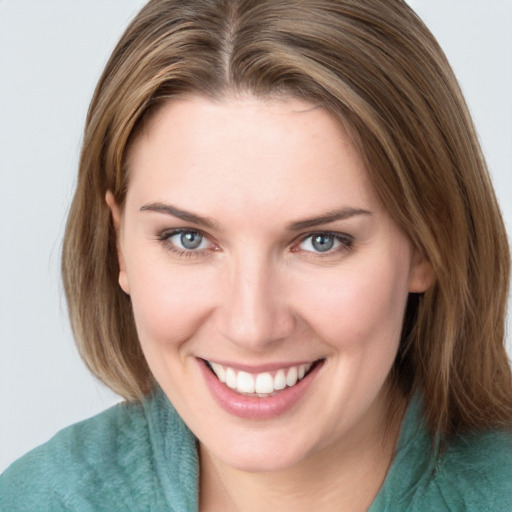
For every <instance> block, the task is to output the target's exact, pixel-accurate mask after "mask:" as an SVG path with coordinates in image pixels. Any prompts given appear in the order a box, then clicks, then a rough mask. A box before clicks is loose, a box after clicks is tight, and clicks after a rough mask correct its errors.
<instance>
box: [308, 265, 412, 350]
mask: <svg viewBox="0 0 512 512" xmlns="http://www.w3.org/2000/svg"><path fill="white" fill-rule="evenodd" d="M398 261H400V260H392V259H391V260H388V261H382V260H380V261H378V262H375V265H364V266H361V267H359V266H358V267H356V268H349V267H348V266H347V269H343V270H341V271H336V270H335V271H333V272H332V273H330V275H328V276H325V279H318V276H316V279H315V284H314V286H311V283H309V286H304V290H303V293H301V295H302V296H303V297H304V298H305V300H304V302H303V303H302V304H303V307H302V308H301V310H302V312H303V313H302V314H303V315H304V317H305V318H306V319H307V322H308V324H309V325H310V326H312V327H313V329H314V330H315V331H316V332H317V333H318V334H320V336H321V337H322V338H323V339H324V340H326V341H327V342H328V343H329V344H331V345H334V346H337V347H339V348H342V349H343V350H345V351H350V350H354V351H360V350H361V349H364V348H365V347H366V346H368V345H369V344H371V345H372V346H373V347H374V348H377V345H381V347H382V348H383V349H384V350H389V347H396V346H397V344H398V340H399V337H400V333H401V329H402V323H403V315H404V310H405V304H406V301H407V297H408V279H407V276H408V274H407V273H406V272H405V271H404V270H403V269H406V268H408V267H407V265H404V266H401V265H399V264H398ZM377 263H378V264H377ZM304 284H305V283H304Z"/></svg>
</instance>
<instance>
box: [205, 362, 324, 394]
mask: <svg viewBox="0 0 512 512" xmlns="http://www.w3.org/2000/svg"><path fill="white" fill-rule="evenodd" d="M203 361H204V363H205V364H206V366H207V368H208V369H209V370H210V372H211V373H213V375H215V377H216V378H217V379H218V380H219V381H220V382H221V383H223V384H225V385H226V386H227V387H228V388H230V389H232V390H233V391H235V392H236V393H238V394H240V395H243V396H248V397H258V398H269V397H272V396H275V395H276V394H279V393H280V392H282V391H284V390H286V389H288V388H293V387H294V386H296V385H297V384H298V383H299V382H301V381H302V380H303V379H304V378H306V377H307V376H308V375H309V374H310V373H311V372H313V371H314V369H315V368H316V367H317V366H318V365H320V364H322V363H323V361H324V359H318V360H316V361H312V362H309V363H302V364H296V365H292V366H287V367H283V368H278V369H275V370H272V371H264V372H259V373H250V372H247V371H241V370H237V369H235V368H232V367H230V366H225V365H222V364H220V363H217V362H213V361H208V360H204V359H203Z"/></svg>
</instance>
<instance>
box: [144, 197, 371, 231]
mask: <svg viewBox="0 0 512 512" xmlns="http://www.w3.org/2000/svg"><path fill="white" fill-rule="evenodd" d="M140 211H141V212H144V211H150V212H157V213H164V214H167V215H172V216H173V217H177V218H178V219H181V220H184V221H186V222H192V223H194V224H197V225H198V226H202V227H204V228H207V229H216V230H218V229H219V225H218V223H217V222H216V221H214V220H213V219H211V218H209V217H202V216H201V215H197V214H196V213H192V212H188V211H186V210H181V209H180V208H177V207H176V206H173V205H171V204H165V203H149V204H145V205H143V206H141V208H140ZM356 215H372V212H370V211H369V210H363V209H361V208H341V209H339V210H333V211H331V212H327V213H324V214H322V215H319V216H318V217H313V218H311V219H304V220H298V221H295V222H292V223H291V224H288V226H287V230H288V231H300V230H301V229H308V228H314V227H316V226H320V225H322V224H329V223H331V222H336V221H338V220H346V219H349V218H351V217H355V216H356Z"/></svg>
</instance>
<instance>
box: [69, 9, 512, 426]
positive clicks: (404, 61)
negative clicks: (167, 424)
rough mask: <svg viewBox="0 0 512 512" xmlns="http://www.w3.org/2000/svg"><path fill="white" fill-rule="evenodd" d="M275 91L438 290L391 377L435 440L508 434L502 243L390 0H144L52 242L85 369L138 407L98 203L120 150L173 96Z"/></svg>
mask: <svg viewBox="0 0 512 512" xmlns="http://www.w3.org/2000/svg"><path fill="white" fill-rule="evenodd" d="M233 93H234V94H236V93H250V94H253V95H256V96H257V97H268V96H270V95H288V96H293V97H299V98H303V99H307V100H310V101H312V102H314V103H315V104H319V105H322V106H323V107H324V108H325V109H326V110H327V111H328V112H330V113H331V115H333V116H335V117H336V118H337V119H338V120H339V121H340V123H342V124H343V126H344V127H345V128H346V129H347V131H348V132H349V133H350V134H351V137H352V138H353V140H354V143H355V144H356V146H357V148H358V150H359V152H360V155H361V156H362V158H363V159H364V161H365V164H366V167H367V170H368V172H369V175H370V179H371V181H372V183H373V185H374V186H375V190H376V191H377V193H378V195H379V196H380V199H381V200H382V202H383V204H384V205H385V206H386V208H387V210H388V212H389V213H390V215H391V216H392V218H393V219H394V220H395V221H396V222H397V224H398V225H399V226H400V227H401V228H402V230H403V231H404V232H405V233H406V234H407V236H408V237H409V238H410V240H411V241H412V243H413V245H414V246H415V247H416V248H417V249H418V251H419V252H420V253H421V254H422V255H423V256H424V258H426V260H428V261H429V262H430V263H431V265H432V267H433V269H434V271H435V275H436V281H435V284H434V285H433V286H431V287H430V288H429V289H428V290H427V291H426V292H425V293H424V294H421V295H414V294H411V296H410V298H409V302H408V307H407V312H406V315H405V321H404V328H403V334H402V339H401V344H400V349H399V353H398V355H397V359H396V362H395V365H394V367H393V370H392V373H391V377H390V378H391V379H392V382H393V384H394V385H395V386H397V387H398V388H399V389H401V390H402V391H403V392H405V393H406V394H410V393H412V392H414V391H418V392H420V393H421V394H422V396H423V400H424V407H425V416H426V419H427V422H428V426H429V428H430V429H431V432H433V433H434V432H438V433H441V434H443V435H449V434H455V433H459V432H464V431H472V430H479V429H485V428H498V427H503V426H505V425H510V422H511V418H512V390H511V375H510V367H509V363H508V360H507V354H506V350H505V347H504V318H505V313H506V297H507V288H508V280H509V263H510V262H509V252H508V245H507V239H506V232H505V229H504V225H503V221H502V218H501V215H500V211H499V208H498V205H497V202H496V198H495V195H494V192H493V188H492V185H491V182H490V178H489V175H488V172H487V169H486V164H485V161H484V157H483V155H482V151H481V149H480V146H479V143H478V140H477V136H476V134H475V129H474V126H473V123H472V121H471V118H470V115H469V113H468V109H467V106H466V104H465V101H464V99H463V96H462V94H461V91H460V89H459V86H458V84H457V80H456V79H455V77H454V75H453V72H452V70H451V68H450V66H449V64H448V62H447V60H446V57H445V56H444V54H443V52H442V50H441V49H440V47H439V46H438V44H437V42H436V41H435V39H434V37H433V36H432V34H431V33H430V32H429V31H428V29H427V28H426V27H425V25H424V24H423V23H422V22H421V21H420V19H419V18H418V17H417V16H416V15H415V13H414V12H413V11H412V10H411V9H410V8H409V7H408V6H407V5H406V3H405V2H404V1H402V0H258V1H257V2H254V1H252V0H151V1H150V2H149V3H148V4H147V5H146V6H145V7H144V8H143V9H142V10H141V11H140V13H139V14H138V15H137V16H136V18H135V19H134V20H133V21H132V23H131V24H130V26H129V27H128V29H127V30H126V32H125V33H124V35H123V36H122V38H121V40H120V42H119V43H118V45H117V47H116V48H115V50H114V52H113V54H112V56H111V58H110V60H109V61H108V63H107V66H106V68H105V71H104V73H103V75H102V77H101V79H100V81H99V83H98V86H97V88H96V91H95V93H94V97H93V99H92V103H91V105H90V109H89V113H88V117H87V122H86V127H85V136H84V142H83V149H82V154H81V160H80V168H79V174H78V184H77V189H76V193H75V196H74V199H73V203H72V206H71V210H70V213H69V219H68V223H67V229H66V234H65V240H64V247H63V259H62V274H63V279H64V287H65V292H66V297H67V301H68V307H69V314H70V318H71V324H72V327H73V330H74V334H75V337H76V341H77V344H78V347H79V350H80V353H81V355H82V357H83V359H84V361H85V363H86V364H87V366H88V367H89V369H90V370H91V371H92V372H93V373H94V374H95V375H96V376H97V377H98V378H99V379H100V380H101V381H103V382H104V383H106V384H107V385H108V386H109V387H110V388H112V389H113V390H114V391H115V392H117V393H119V394H120V395H122V396H123V397H125V398H126V399H128V400H138V399H140V398H142V397H143V396H144V395H145V394H147V393H148V392H150V391H151V389H152V388H153V386H154V381H153V378H152V376H151V373H150V370H149V368H148V366H147V363H146V361H145V359H144V356H143V354H142V351H141V348H140V346H139V341H138V338H137V332H136V328H135V323H134V319H133V314H132V308H131V303H130V298H129V297H128V296H127V295H125V294H124V293H123V292H122V290H121V289H120V287H119V286H118V284H117V280H118V274H119V267H118V263H117V257H116V241H115V232H114V229H113V226H112V223H111V220H110V212H109V209H108V207H107V205H106V204H105V193H106V191H107V190H111V191H112V192H113V194H114V197H115V200H116V201H117V203H118V204H120V205H123V202H124V198H125V194H126V189H127V184H128V176H127V172H126V166H125V157H126V154H127V150H128V148H129V145H130V142H131V141H132V140H133V138H134V137H135V136H136V134H137V130H138V129H139V128H140V126H141V124H142V122H143V120H144V119H147V118H148V116H149V115H151V114H152V113H153V112H154V111H155V110H156V109H158V108H159V107H160V106H161V105H162V104H163V103H165V102H168V101H170V100H172V99H173V98H178V97H180V96H183V95H187V94H200V95H204V96H206V97H210V98H222V97H223V96H224V95H227V94H233Z"/></svg>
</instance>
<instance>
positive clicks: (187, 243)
mask: <svg viewBox="0 0 512 512" xmlns="http://www.w3.org/2000/svg"><path fill="white" fill-rule="evenodd" d="M160 240H162V241H164V242H165V243H166V244H168V245H169V246H170V248H172V249H173V250H174V251H176V252H200V251H201V250H204V249H209V248H211V247H212V244H211V242H210V241H209V240H208V239H207V238H206V237H205V236H204V235H203V234H202V233H200V232H199V231H195V230H193V229H180V230H175V231H171V232H170V233H164V234H163V235H162V236H161V237H160Z"/></svg>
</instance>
